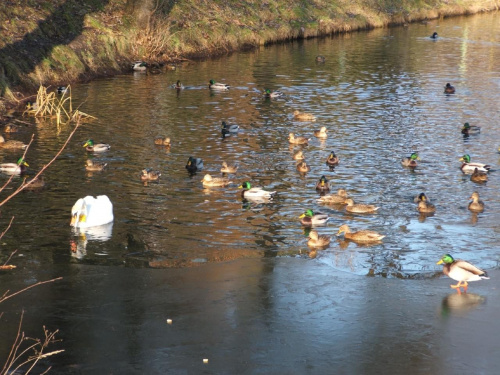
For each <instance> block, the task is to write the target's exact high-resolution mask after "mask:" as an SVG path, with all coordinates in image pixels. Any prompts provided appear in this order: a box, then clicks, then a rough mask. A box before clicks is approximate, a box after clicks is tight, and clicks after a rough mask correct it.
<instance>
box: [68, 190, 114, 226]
mask: <svg viewBox="0 0 500 375" xmlns="http://www.w3.org/2000/svg"><path fill="white" fill-rule="evenodd" d="M113 219H114V217H113V204H112V203H111V201H110V200H109V198H108V197H107V196H106V195H99V196H97V197H96V198H94V197H93V196H91V195H87V196H86V197H85V198H80V199H78V200H77V201H76V203H75V204H74V205H73V207H72V208H71V223H70V225H71V226H72V227H75V228H89V227H95V226H99V225H104V224H108V223H111V222H112V221H113Z"/></svg>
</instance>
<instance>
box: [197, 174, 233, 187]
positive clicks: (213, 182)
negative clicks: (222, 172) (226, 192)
mask: <svg viewBox="0 0 500 375" xmlns="http://www.w3.org/2000/svg"><path fill="white" fill-rule="evenodd" d="M201 182H202V183H203V186H208V187H211V186H227V185H229V184H230V183H231V182H232V181H229V178H226V177H212V176H210V175H209V174H206V175H205V176H204V177H203V180H201Z"/></svg>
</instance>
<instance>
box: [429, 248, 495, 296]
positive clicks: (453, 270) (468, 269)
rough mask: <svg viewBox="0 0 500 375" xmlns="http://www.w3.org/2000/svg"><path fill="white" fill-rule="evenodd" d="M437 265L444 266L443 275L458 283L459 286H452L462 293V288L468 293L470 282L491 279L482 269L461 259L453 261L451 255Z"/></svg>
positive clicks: (444, 257)
mask: <svg viewBox="0 0 500 375" xmlns="http://www.w3.org/2000/svg"><path fill="white" fill-rule="evenodd" d="M436 264H443V273H444V274H445V275H446V276H448V277H450V278H452V279H453V280H456V281H458V284H457V285H450V286H451V287H452V288H454V289H456V290H457V292H458V293H460V287H463V288H464V292H467V285H468V283H467V282H468V281H478V280H483V279H489V277H488V275H487V274H486V272H485V271H483V270H482V269H479V268H477V267H476V266H474V265H473V264H471V263H469V262H466V261H465V260H461V259H456V260H455V259H453V257H452V256H451V255H450V254H445V255H443V257H442V258H441V260H439V261H438V262H437V263H436Z"/></svg>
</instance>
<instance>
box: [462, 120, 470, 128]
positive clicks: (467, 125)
mask: <svg viewBox="0 0 500 375" xmlns="http://www.w3.org/2000/svg"><path fill="white" fill-rule="evenodd" d="M463 129H467V130H469V129H470V124H469V123H468V122H466V123H465V124H464V127H463Z"/></svg>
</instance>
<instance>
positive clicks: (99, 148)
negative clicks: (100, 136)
mask: <svg viewBox="0 0 500 375" xmlns="http://www.w3.org/2000/svg"><path fill="white" fill-rule="evenodd" d="M83 147H85V149H86V150H87V151H88V152H106V151H109V149H110V148H111V146H110V145H108V144H107V143H94V140H92V139H89V140H87V141H86V142H85V143H84V144H83Z"/></svg>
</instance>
